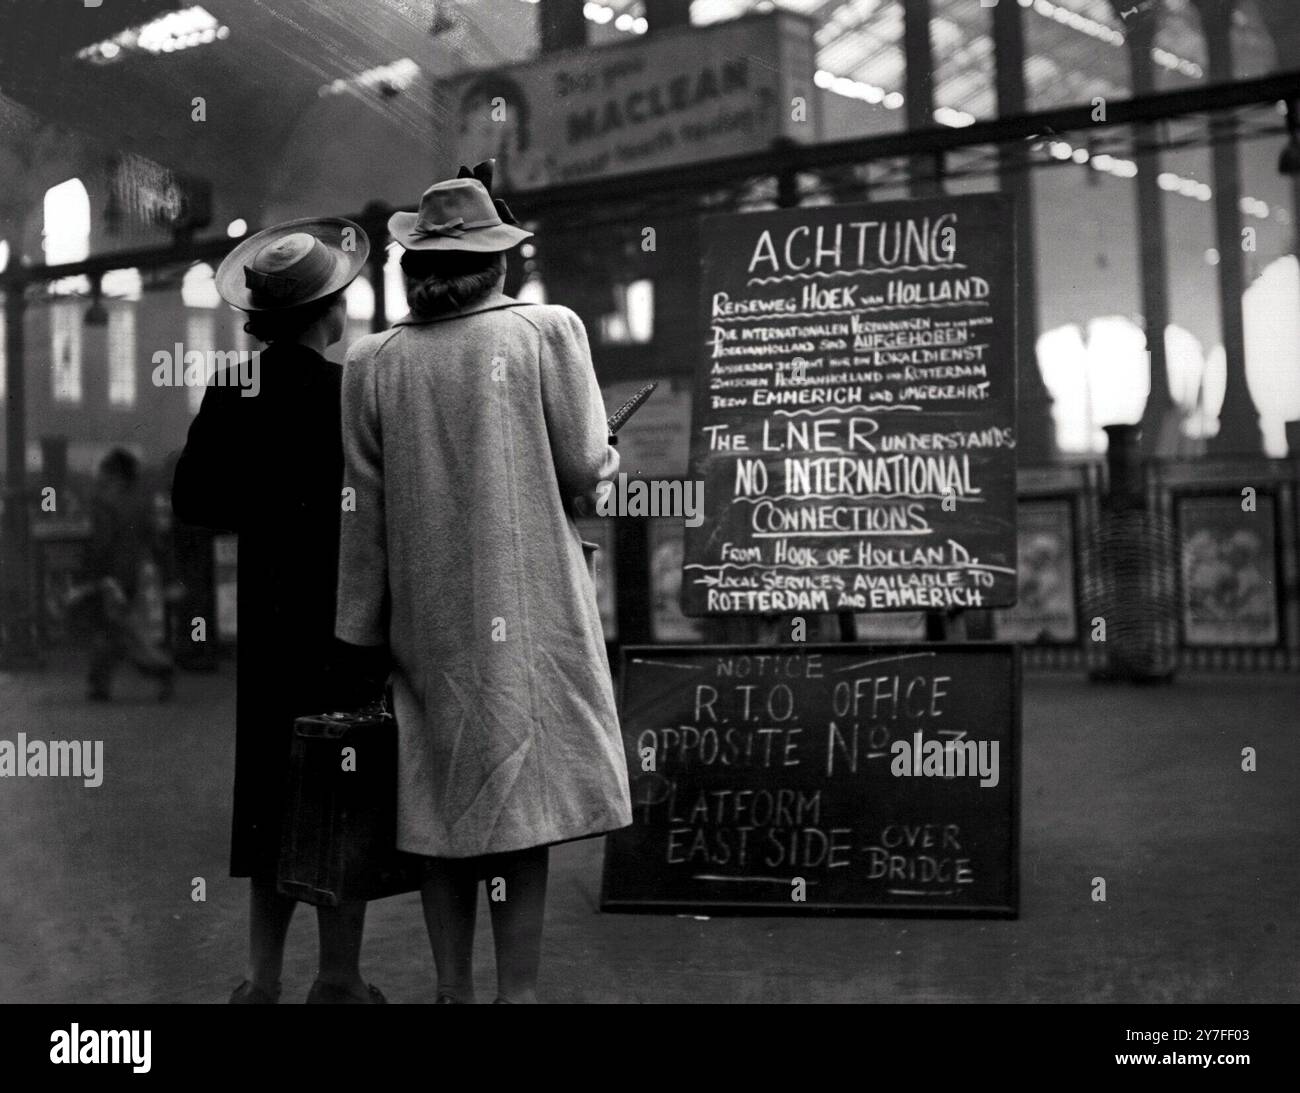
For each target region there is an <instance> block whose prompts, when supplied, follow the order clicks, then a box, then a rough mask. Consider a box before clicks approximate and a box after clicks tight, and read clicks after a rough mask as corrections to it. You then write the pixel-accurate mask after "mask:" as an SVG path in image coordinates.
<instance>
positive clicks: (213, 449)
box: [172, 219, 384, 1003]
mask: <svg viewBox="0 0 1300 1093" xmlns="http://www.w3.org/2000/svg"><path fill="white" fill-rule="evenodd" d="M368 250H369V244H368V241H367V239H366V236H365V233H364V232H363V231H362V230H361V228H359V227H358V226H357V225H355V224H353V223H351V222H350V221H346V220H335V219H330V220H309V221H294V222H292V223H289V224H284V225H281V226H279V227H275V228H269V229H267V230H266V231H263V232H260V233H259V234H257V235H255V236H253V237H251V238H250V239H248V240H245V241H244V242H243V243H241V244H240V245H239V246H238V247H237V248H236V249H235V250H234V251H232V252H231V254H230V255H229V256H228V257H227V258H226V260H225V261H224V262H223V263H222V265H221V269H220V270H219V271H218V273H217V288H218V291H220V293H221V295H222V297H223V298H224V299H225V300H227V302H229V303H231V304H233V305H235V306H236V307H239V308H241V309H244V310H246V311H248V312H249V315H250V318H249V323H248V325H247V329H248V331H249V332H250V333H251V334H253V335H254V336H255V337H257V338H258V339H259V340H261V341H263V342H265V343H266V345H267V348H266V349H264V350H262V351H260V353H258V354H256V355H255V356H254V357H253V364H254V367H253V369H252V373H251V376H250V375H248V373H247V370H246V368H245V373H244V378H245V379H246V380H251V382H249V383H247V385H246V386H245V387H243V388H241V387H239V386H233V385H232V386H223V385H221V383H220V380H211V379H210V380H209V387H208V390H207V392H206V394H205V395H204V398H203V404H202V406H201V408H200V410H199V413H198V416H197V417H196V418H195V420H194V422H193V424H192V425H191V426H190V432H189V438H188V440H187V442H186V445H185V450H184V452H183V453H182V454H181V457H180V460H179V462H178V463H177V467H176V476H175V479H174V482H173V486H172V505H173V508H174V510H175V513H176V516H177V518H178V519H179V520H182V521H184V522H186V523H189V524H196V525H200V526H203V527H209V528H218V529H223V530H227V531H234V532H237V533H238V534H239V593H238V610H239V643H238V691H237V697H236V730H235V801H234V818H233V833H232V840H231V841H232V846H231V869H230V871H231V875H232V876H236V877H249V878H251V882H252V883H251V890H252V891H251V907H250V917H251V921H250V953H251V960H250V964H251V967H250V971H249V975H248V979H247V980H246V981H245V982H244V983H243V984H241V985H240V987H239V988H237V989H236V991H235V994H234V995H233V996H232V997H231V1001H232V1002H242V1003H248V1002H260V1003H270V1002H275V1001H277V1000H278V997H279V992H280V983H279V980H280V969H281V965H282V963H283V957H284V942H285V937H286V935H287V933H288V929H289V921H290V919H291V917H292V915H293V911H294V906H295V901H294V900H293V899H291V898H289V897H287V896H282V895H280V894H279V893H278V892H277V891H276V874H277V865H278V857H279V851H280V824H281V814H282V811H283V808H284V798H285V781H286V774H287V771H288V764H289V754H290V745H291V739H292V737H291V734H292V730H293V721H294V718H295V717H298V716H301V715H304V714H313V713H321V712H324V711H329V710H334V709H347V708H353V707H355V706H357V705H360V704H361V703H362V702H363V701H364V700H365V699H367V698H369V697H371V696H372V695H373V693H375V692H376V691H377V690H378V687H376V686H375V685H374V684H375V676H376V675H378V676H379V679H380V680H382V669H380V670H379V672H378V673H376V672H374V671H372V670H370V669H371V668H372V667H378V666H372V665H371V664H370V663H369V662H368V661H367V660H366V658H365V657H364V656H362V655H361V654H360V653H359V651H356V650H352V656H348V655H347V653H348V650H346V649H344V648H342V643H340V642H338V641H336V639H335V638H334V636H333V630H334V609H335V599H334V596H335V586H336V582H337V570H338V537H339V517H340V512H341V490H342V480H343V445H342V439H341V432H340V429H341V426H340V413H339V394H340V384H341V382H342V375H343V370H342V368H341V366H340V365H338V364H334V363H332V362H330V361H327V360H326V359H325V358H324V357H323V356H322V355H321V354H322V352H323V351H324V350H325V348H326V347H327V346H329V345H331V344H333V343H334V342H336V341H338V340H339V338H341V337H342V335H343V330H344V323H345V318H346V311H345V304H344V300H343V290H344V289H345V288H346V287H347V285H348V284H350V283H351V282H352V280H353V279H354V278H355V277H356V276H357V274H358V272H360V270H361V269H362V268H363V267H364V265H365V261H366V255H367V253H368ZM233 376H234V373H233V372H232V373H229V374H227V377H226V378H228V379H230V380H231V382H232V384H233V382H234V380H233V378H232V377H233ZM380 685H382V683H380ZM364 921H365V904H364V903H359V904H351V905H344V906H342V907H339V908H336V909H330V908H325V907H321V908H318V924H319V928H320V971H319V974H318V978H317V980H316V983H315V984H314V985H313V987H312V990H311V993H310V995H309V996H308V999H307V1000H308V1001H309V1002H362V1003H367V1002H382V1001H383V1000H384V999H383V996H382V995H380V994H379V992H378V991H376V990H375V989H374V988H373V987H371V988H367V987H366V986H365V984H364V983H363V981H362V979H361V975H360V972H359V969H358V961H359V957H360V950H361V935H362V929H363V925H364Z"/></svg>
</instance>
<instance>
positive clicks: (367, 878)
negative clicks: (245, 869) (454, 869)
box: [278, 709, 427, 907]
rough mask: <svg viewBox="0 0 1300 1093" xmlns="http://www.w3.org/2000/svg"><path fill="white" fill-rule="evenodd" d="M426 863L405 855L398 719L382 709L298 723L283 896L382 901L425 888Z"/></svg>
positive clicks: (325, 901) (284, 840)
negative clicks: (400, 836) (400, 845)
mask: <svg viewBox="0 0 1300 1093" xmlns="http://www.w3.org/2000/svg"><path fill="white" fill-rule="evenodd" d="M347 748H351V749H353V751H352V752H351V753H348V752H346V751H345V749H347ZM349 768H350V769H349ZM426 861H427V859H425V858H422V857H419V856H417V855H415V854H403V853H400V852H399V851H398V850H397V722H396V721H395V720H394V719H393V717H392V715H391V714H389V713H387V712H386V711H384V710H382V709H374V710H363V711H359V712H357V713H327V714H315V715H313V716H311V717H300V718H298V719H297V720H296V721H295V722H294V726H293V746H292V753H291V756H290V767H289V786H288V794H287V798H286V805H285V816H284V825H283V828H282V829H281V838H280V870H279V873H280V875H279V878H278V881H279V884H278V887H279V889H280V891H281V892H283V893H284V894H285V895H287V896H293V897H294V898H295V899H300V900H303V901H304V902H306V903H313V904H316V905H318V906H319V905H324V906H327V907H337V906H338V905H339V903H340V902H342V901H345V900H372V899H382V898H383V897H385V896H393V895H397V894H398V893H401V892H412V891H415V890H416V889H417V888H419V887H420V885H421V883H423V880H424V875H425V865H426Z"/></svg>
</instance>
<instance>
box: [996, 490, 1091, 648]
mask: <svg viewBox="0 0 1300 1093" xmlns="http://www.w3.org/2000/svg"><path fill="white" fill-rule="evenodd" d="M1018 518H1019V525H1020V532H1019V538H1018V540H1017V543H1016V559H1017V562H1016V571H1017V578H1016V583H1017V587H1018V589H1019V596H1018V599H1017V601H1016V605H1015V606H1014V607H1009V608H1007V609H1006V610H1004V611H999V612H997V615H996V618H997V624H996V625H997V634H998V638H999V639H1001V640H1003V641H1020V642H1026V643H1032V644H1044V645H1046V644H1051V645H1062V644H1065V645H1072V644H1074V643H1075V642H1077V641H1078V640H1079V609H1078V597H1077V585H1076V583H1075V563H1074V558H1075V553H1074V552H1075V543H1076V535H1075V527H1074V505H1073V504H1072V503H1071V501H1070V499H1069V498H1068V497H1044V498H1032V499H1029V500H1024V501H1021V502H1020V505H1019V510H1018Z"/></svg>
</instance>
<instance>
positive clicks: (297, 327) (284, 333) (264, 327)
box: [244, 290, 343, 345]
mask: <svg viewBox="0 0 1300 1093" xmlns="http://www.w3.org/2000/svg"><path fill="white" fill-rule="evenodd" d="M342 295H343V293H342V291H341V290H340V291H339V292H331V293H330V294H329V295H328V296H322V297H321V298H320V299H319V300H313V301H312V302H311V303H309V304H303V305H302V306H301V307H287V308H285V309H284V310H282V311H252V312H249V314H248V321H247V322H246V323H244V329H245V330H246V331H248V333H249V334H251V335H252V336H253V337H254V338H256V339H257V340H258V341H259V342H265V343H266V344H267V345H270V344H271V343H272V342H296V341H297V340H298V339H299V338H300V337H302V333H303V331H304V330H306V329H307V328H308V327H309V326H311V325H312V324H313V323H316V322H319V321H320V320H321V319H322V318H324V317H325V316H326V315H327V314H328V313H329V309H330V308H332V307H333V306H334V301H335V300H337V299H338V298H339V297H340V296H342Z"/></svg>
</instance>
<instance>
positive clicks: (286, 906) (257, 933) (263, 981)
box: [248, 878, 298, 994]
mask: <svg viewBox="0 0 1300 1093" xmlns="http://www.w3.org/2000/svg"><path fill="white" fill-rule="evenodd" d="M249 894H250V899H249V905H248V950H249V964H250V966H249V972H248V978H249V980H250V981H251V982H252V984H253V986H254V987H259V988H261V989H262V990H264V991H266V992H267V993H268V994H278V993H279V991H280V970H281V968H282V967H283V966H284V941H285V938H287V937H288V936H289V923H290V921H292V919H293V909H294V908H295V907H296V906H297V905H298V901H297V900H295V899H291V898H290V897H289V896H282V895H281V894H280V893H279V892H278V891H276V887H275V881H274V880H258V879H256V878H254V879H253V881H252V882H251V883H250V885H249Z"/></svg>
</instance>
